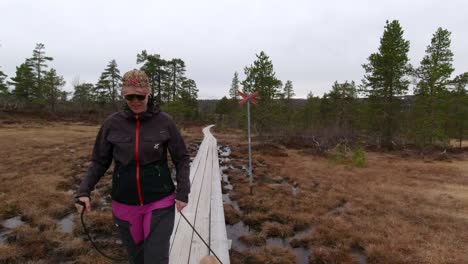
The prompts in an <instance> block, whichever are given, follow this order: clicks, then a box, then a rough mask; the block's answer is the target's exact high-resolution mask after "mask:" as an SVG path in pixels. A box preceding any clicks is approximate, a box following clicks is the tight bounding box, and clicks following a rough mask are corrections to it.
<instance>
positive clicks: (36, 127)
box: [0, 118, 202, 263]
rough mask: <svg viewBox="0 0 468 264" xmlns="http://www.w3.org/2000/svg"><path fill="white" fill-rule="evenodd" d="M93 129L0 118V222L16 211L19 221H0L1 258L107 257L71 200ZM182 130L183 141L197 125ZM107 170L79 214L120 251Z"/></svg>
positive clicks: (197, 132)
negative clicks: (64, 223) (87, 209)
mask: <svg viewBox="0 0 468 264" xmlns="http://www.w3.org/2000/svg"><path fill="white" fill-rule="evenodd" d="M15 120H16V119H15ZM0 121H1V120H0ZM98 129H99V125H91V124H86V123H77V122H75V123H73V122H51V121H46V120H42V119H25V120H22V119H19V118H18V119H17V120H16V121H15V122H6V123H5V122H0V146H1V151H0V167H1V168H2V169H1V173H0V182H1V184H0V223H1V222H3V221H4V220H6V219H9V218H11V217H17V216H20V217H21V221H23V222H24V224H23V225H21V226H18V227H16V228H14V229H11V230H9V229H7V228H5V227H3V226H1V225H0V232H3V231H7V230H9V231H10V232H9V233H8V234H6V235H4V240H5V241H4V242H0V262H1V263H60V262H67V261H72V262H73V263H108V260H106V259H104V258H103V257H102V256H100V255H99V254H98V253H96V252H95V251H94V250H92V248H91V245H90V244H89V242H88V241H86V239H84V234H83V233H82V229H81V224H80V222H79V221H80V220H79V217H78V215H77V214H76V213H75V208H74V205H73V195H74V191H76V189H77V187H78V184H79V182H80V181H81V178H82V177H83V175H84V173H85V171H86V169H87V167H88V165H89V159H90V156H91V151H92V147H93V143H94V140H95V137H96V134H97V131H98ZM183 134H184V135H185V139H186V140H187V142H191V141H193V140H201V138H202V133H201V128H186V129H183ZM111 172H112V171H111V169H110V171H109V172H108V173H107V175H105V176H104V177H103V178H102V179H101V182H100V183H99V184H98V185H97V187H96V191H95V193H94V194H93V196H92V212H91V213H90V214H87V215H86V216H85V217H86V222H87V224H88V226H89V227H91V229H92V230H93V231H96V232H93V235H95V238H96V239H97V240H98V241H100V242H99V243H100V245H101V246H102V247H103V248H104V250H105V251H106V252H107V253H108V254H111V255H115V256H123V252H122V251H121V250H122V247H121V245H118V244H116V243H115V240H116V238H117V233H116V230H115V227H114V225H113V222H112V216H111V213H110V206H109V204H108V202H109V201H110V199H109V193H110V181H111V177H110V176H109V175H110V174H111ZM70 214H74V218H73V222H74V225H73V230H72V232H71V233H65V232H63V231H62V230H61V227H60V224H59V222H60V220H61V219H63V218H64V217H66V216H68V215H70Z"/></svg>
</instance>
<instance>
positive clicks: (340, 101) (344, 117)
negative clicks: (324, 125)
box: [322, 81, 357, 132]
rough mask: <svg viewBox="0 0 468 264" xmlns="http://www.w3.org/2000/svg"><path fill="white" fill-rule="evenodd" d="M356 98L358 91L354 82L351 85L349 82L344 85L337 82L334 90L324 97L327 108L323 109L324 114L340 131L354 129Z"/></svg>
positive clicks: (333, 87)
mask: <svg viewBox="0 0 468 264" xmlns="http://www.w3.org/2000/svg"><path fill="white" fill-rule="evenodd" d="M356 98H357V89H356V85H355V83H354V81H352V82H351V83H349V82H348V81H346V82H344V83H338V82H337V81H335V83H334V84H333V86H332V90H331V91H330V92H329V93H326V94H325V95H324V96H323V101H324V104H323V106H327V107H326V108H322V114H324V115H325V116H327V118H326V119H327V120H328V121H331V122H333V123H334V124H335V125H336V128H338V129H339V130H342V129H344V128H348V129H352V127H353V124H354V122H353V120H354V119H353V118H355V111H354V106H355V104H356ZM346 132H349V131H346Z"/></svg>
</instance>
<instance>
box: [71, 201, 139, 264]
mask: <svg viewBox="0 0 468 264" xmlns="http://www.w3.org/2000/svg"><path fill="white" fill-rule="evenodd" d="M75 203H77V204H79V205H81V206H82V207H83V209H82V210H81V214H80V219H81V226H82V227H83V230H84V231H85V233H86V236H88V239H89V241H90V242H91V245H93V247H94V249H96V251H97V252H99V254H101V255H103V256H104V257H106V258H108V259H110V260H113V261H127V260H128V259H127V258H116V257H111V256H109V255H107V254H105V253H104V252H102V251H101V250H100V249H99V247H98V246H97V245H96V242H95V241H94V240H93V239H92V238H91V235H90V234H89V230H88V227H87V226H86V224H85V222H84V219H83V215H84V212H85V210H86V204H85V203H84V202H83V201H81V200H79V199H76V200H75ZM141 248H142V247H140V248H139V249H138V251H137V254H139V253H140V251H141ZM137 254H135V256H136V255H137Z"/></svg>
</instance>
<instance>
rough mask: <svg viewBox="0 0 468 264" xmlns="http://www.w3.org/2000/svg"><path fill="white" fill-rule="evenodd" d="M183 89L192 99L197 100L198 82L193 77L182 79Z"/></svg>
mask: <svg viewBox="0 0 468 264" xmlns="http://www.w3.org/2000/svg"><path fill="white" fill-rule="evenodd" d="M182 91H183V92H184V93H186V94H187V95H188V97H189V98H190V99H191V100H196V99H197V97H198V89H197V84H196V83H195V81H194V80H192V79H184V80H183V81H182Z"/></svg>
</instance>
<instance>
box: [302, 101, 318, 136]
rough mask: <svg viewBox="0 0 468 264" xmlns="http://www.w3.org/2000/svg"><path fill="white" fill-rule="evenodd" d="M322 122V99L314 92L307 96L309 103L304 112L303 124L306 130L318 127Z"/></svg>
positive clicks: (307, 102)
mask: <svg viewBox="0 0 468 264" xmlns="http://www.w3.org/2000/svg"><path fill="white" fill-rule="evenodd" d="M319 120H320V98H319V97H317V96H314V94H313V93H312V92H309V93H308V94H307V101H306V104H305V106H304V109H303V112H302V123H303V127H304V128H306V129H310V128H313V127H315V126H317V125H318V123H319Z"/></svg>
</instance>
